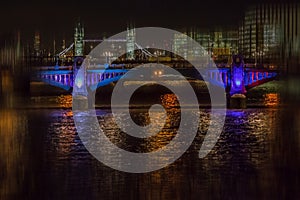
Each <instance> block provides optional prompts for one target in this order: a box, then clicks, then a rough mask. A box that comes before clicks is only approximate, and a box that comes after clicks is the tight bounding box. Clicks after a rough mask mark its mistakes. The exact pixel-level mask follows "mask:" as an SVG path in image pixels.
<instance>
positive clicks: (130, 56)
mask: <svg viewBox="0 0 300 200" xmlns="http://www.w3.org/2000/svg"><path fill="white" fill-rule="evenodd" d="M134 45H135V29H134V27H133V26H129V27H127V35H126V51H127V54H126V55H127V57H126V58H127V60H134V58H135V56H134Z"/></svg>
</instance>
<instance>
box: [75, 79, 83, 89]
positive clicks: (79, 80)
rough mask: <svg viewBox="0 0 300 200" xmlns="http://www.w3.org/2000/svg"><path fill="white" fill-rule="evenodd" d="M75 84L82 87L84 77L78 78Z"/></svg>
mask: <svg viewBox="0 0 300 200" xmlns="http://www.w3.org/2000/svg"><path fill="white" fill-rule="evenodd" d="M75 84H76V86H77V87H78V88H81V87H82V85H83V81H82V77H79V78H77V79H76V83H75Z"/></svg>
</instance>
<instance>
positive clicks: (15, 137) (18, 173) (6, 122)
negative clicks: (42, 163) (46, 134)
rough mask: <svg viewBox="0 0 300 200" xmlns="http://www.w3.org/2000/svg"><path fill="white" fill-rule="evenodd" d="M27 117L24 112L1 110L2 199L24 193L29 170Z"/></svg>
mask: <svg viewBox="0 0 300 200" xmlns="http://www.w3.org/2000/svg"><path fill="white" fill-rule="evenodd" d="M27 122H28V121H27V117H26V115H25V113H24V112H23V111H18V112H17V111H15V110H12V109H1V110H0V144H1V145H0V169H1V170H0V199H8V198H9V197H14V196H15V195H16V193H18V192H20V191H22V189H23V184H24V179H25V173H26V170H27V164H28V163H27V162H28V160H27V159H28V157H27V155H28V154H27V153H26V152H27V151H28V149H26V148H25V146H26V145H25V143H26V135H27V134H28V133H27V130H28V129H27Z"/></svg>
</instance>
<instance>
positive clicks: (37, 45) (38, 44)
mask: <svg viewBox="0 0 300 200" xmlns="http://www.w3.org/2000/svg"><path fill="white" fill-rule="evenodd" d="M33 48H34V55H35V56H40V53H41V39H40V33H39V32H38V31H36V32H35V34H34V44H33Z"/></svg>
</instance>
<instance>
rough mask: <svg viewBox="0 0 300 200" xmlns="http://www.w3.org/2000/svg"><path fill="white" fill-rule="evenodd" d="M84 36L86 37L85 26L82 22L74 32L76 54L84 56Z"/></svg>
mask: <svg viewBox="0 0 300 200" xmlns="http://www.w3.org/2000/svg"><path fill="white" fill-rule="evenodd" d="M83 38H84V28H83V26H81V24H80V23H78V24H77V26H76V27H75V33H74V46H75V49H74V51H75V53H74V56H83V55H84V52H83V48H84V47H83Z"/></svg>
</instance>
